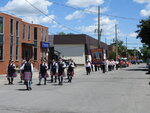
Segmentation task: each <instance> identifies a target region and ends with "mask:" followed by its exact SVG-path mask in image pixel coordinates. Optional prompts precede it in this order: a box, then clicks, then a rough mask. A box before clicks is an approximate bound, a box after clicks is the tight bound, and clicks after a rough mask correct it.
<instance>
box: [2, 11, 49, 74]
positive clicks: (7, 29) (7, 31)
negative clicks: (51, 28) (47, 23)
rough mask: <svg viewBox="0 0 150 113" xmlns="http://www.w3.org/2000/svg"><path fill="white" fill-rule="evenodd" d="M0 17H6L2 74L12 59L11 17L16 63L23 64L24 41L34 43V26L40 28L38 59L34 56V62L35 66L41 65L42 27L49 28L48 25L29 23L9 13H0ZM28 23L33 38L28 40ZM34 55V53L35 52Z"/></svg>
mask: <svg viewBox="0 0 150 113" xmlns="http://www.w3.org/2000/svg"><path fill="white" fill-rule="evenodd" d="M0 17H3V19H4V58H3V61H0V74H6V70H7V65H8V62H9V59H10V19H13V22H14V24H13V29H14V31H13V32H14V46H13V47H14V49H13V52H14V56H13V58H14V61H15V64H16V65H21V62H22V43H30V44H34V27H37V28H38V52H37V53H38V55H37V56H38V60H37V61H34V59H33V58H32V59H31V60H32V62H33V64H34V66H35V68H38V67H39V63H40V60H41V45H40V43H41V29H42V28H43V29H46V30H48V28H47V27H44V26H40V25H36V24H29V23H27V22H24V21H22V19H20V18H17V17H14V16H11V15H7V14H4V13H0ZM16 21H19V60H18V61H16ZM23 24H25V26H26V28H25V39H23V38H22V32H23V31H22V25H23ZM28 25H30V38H31V40H28ZM47 42H48V32H47ZM33 55H34V54H33Z"/></svg>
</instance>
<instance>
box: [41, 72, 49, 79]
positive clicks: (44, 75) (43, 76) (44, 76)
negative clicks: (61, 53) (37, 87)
mask: <svg viewBox="0 0 150 113" xmlns="http://www.w3.org/2000/svg"><path fill="white" fill-rule="evenodd" d="M48 77H49V75H48V73H45V74H39V78H48Z"/></svg>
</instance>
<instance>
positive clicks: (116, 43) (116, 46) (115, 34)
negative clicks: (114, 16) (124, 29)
mask: <svg viewBox="0 0 150 113" xmlns="http://www.w3.org/2000/svg"><path fill="white" fill-rule="evenodd" d="M115 39H116V60H117V59H118V39H117V24H115Z"/></svg>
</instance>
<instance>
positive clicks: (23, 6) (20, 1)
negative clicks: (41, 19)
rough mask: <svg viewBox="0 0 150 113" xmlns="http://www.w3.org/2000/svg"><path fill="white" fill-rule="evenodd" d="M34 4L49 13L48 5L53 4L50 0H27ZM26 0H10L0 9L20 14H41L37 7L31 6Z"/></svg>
mask: <svg viewBox="0 0 150 113" xmlns="http://www.w3.org/2000/svg"><path fill="white" fill-rule="evenodd" d="M27 1H28V2H29V3H31V4H32V5H33V6H35V7H37V8H38V9H40V10H41V11H43V12H44V13H46V14H48V6H50V5H52V3H51V2H49V1H48V0H27ZM27 1H26V0H12V1H9V2H8V3H7V4H6V5H5V6H4V7H1V8H0V10H1V11H4V12H10V13H13V14H15V15H19V16H27V15H38V14H41V13H40V12H39V11H38V10H37V9H35V8H34V7H33V6H31V5H30V4H29V3H28V2H27Z"/></svg>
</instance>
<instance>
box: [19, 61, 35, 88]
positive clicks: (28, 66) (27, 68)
mask: <svg viewBox="0 0 150 113" xmlns="http://www.w3.org/2000/svg"><path fill="white" fill-rule="evenodd" d="M20 69H21V70H23V71H24V75H23V76H24V78H23V79H24V81H25V85H26V89H27V90H32V88H31V80H32V72H33V64H32V63H30V61H29V59H27V60H26V63H25V64H23V65H22V67H21V68H20Z"/></svg>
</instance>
